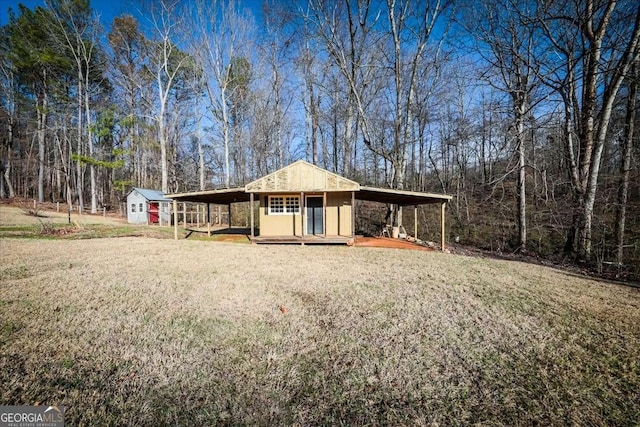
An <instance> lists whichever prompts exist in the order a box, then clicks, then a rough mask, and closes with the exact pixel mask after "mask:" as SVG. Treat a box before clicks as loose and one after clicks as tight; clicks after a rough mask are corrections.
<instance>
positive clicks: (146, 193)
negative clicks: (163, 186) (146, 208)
mask: <svg viewBox="0 0 640 427" xmlns="http://www.w3.org/2000/svg"><path fill="white" fill-rule="evenodd" d="M133 191H137V192H138V193H140V194H141V195H142V197H144V198H145V199H147V200H149V201H151V202H170V201H171V199H168V198H166V197H165V194H164V193H163V192H162V191H160V190H150V189H148V188H137V187H134V188H132V189H131V191H130V192H129V194H131V192H133Z"/></svg>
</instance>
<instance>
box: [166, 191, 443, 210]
mask: <svg viewBox="0 0 640 427" xmlns="http://www.w3.org/2000/svg"><path fill="white" fill-rule="evenodd" d="M343 191H344V190H343ZM346 191H349V190H346ZM256 192H258V191H256ZM353 192H354V195H355V198H356V199H358V200H368V201H372V202H379V203H392V204H396V205H400V206H410V205H425V204H431V203H446V202H448V201H450V200H451V198H452V197H451V196H448V195H446V194H434V193H422V192H418V191H405V190H393V189H390V188H378V187H366V186H360V189H359V190H355V191H353ZM269 193H278V191H270V192H269ZM167 197H169V198H171V199H173V200H175V201H177V202H192V203H211V204H216V205H228V204H231V203H239V202H248V201H249V200H250V197H251V193H250V192H247V191H246V189H245V187H237V188H225V189H221V190H206V191H196V192H191V193H178V194H168V195H167Z"/></svg>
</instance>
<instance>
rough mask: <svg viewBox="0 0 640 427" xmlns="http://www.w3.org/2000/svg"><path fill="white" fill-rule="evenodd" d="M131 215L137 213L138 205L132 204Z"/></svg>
mask: <svg viewBox="0 0 640 427" xmlns="http://www.w3.org/2000/svg"><path fill="white" fill-rule="evenodd" d="M131 213H136V204H135V203H131Z"/></svg>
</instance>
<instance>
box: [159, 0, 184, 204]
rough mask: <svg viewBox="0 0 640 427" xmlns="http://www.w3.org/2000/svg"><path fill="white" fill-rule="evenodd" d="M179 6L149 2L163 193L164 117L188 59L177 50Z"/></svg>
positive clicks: (166, 0) (172, 0)
mask: <svg viewBox="0 0 640 427" xmlns="http://www.w3.org/2000/svg"><path fill="white" fill-rule="evenodd" d="M180 5H181V3H180V2H179V1H178V0H160V1H157V2H151V3H150V6H149V7H150V11H149V12H150V14H149V17H150V18H149V19H150V21H151V25H152V27H153V33H154V34H153V38H152V40H151V41H150V45H149V60H150V62H151V65H152V67H153V68H152V72H153V74H154V78H155V83H156V91H157V93H156V94H157V96H158V102H157V108H156V110H155V114H154V117H155V120H156V122H157V124H158V141H159V143H160V167H161V170H162V172H161V173H162V181H161V182H162V191H163V192H168V191H169V159H168V147H169V142H170V136H169V131H170V128H169V127H168V126H167V120H168V118H167V114H168V108H169V102H170V99H171V98H170V97H171V93H172V90H173V89H174V85H175V83H176V80H177V79H178V78H179V75H180V73H181V72H182V71H183V67H185V66H186V64H188V63H189V61H190V60H191V58H190V57H189V56H188V55H186V54H184V53H183V52H182V51H181V50H180V49H179V48H178V45H179V44H180V43H181V41H182V40H183V39H184V35H185V26H184V25H185V15H184V13H185V11H184V10H182V9H181V8H180Z"/></svg>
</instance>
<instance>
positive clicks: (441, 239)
mask: <svg viewBox="0 0 640 427" xmlns="http://www.w3.org/2000/svg"><path fill="white" fill-rule="evenodd" d="M446 205H447V202H442V205H441V208H440V250H441V251H442V252H444V208H445V206H446Z"/></svg>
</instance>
